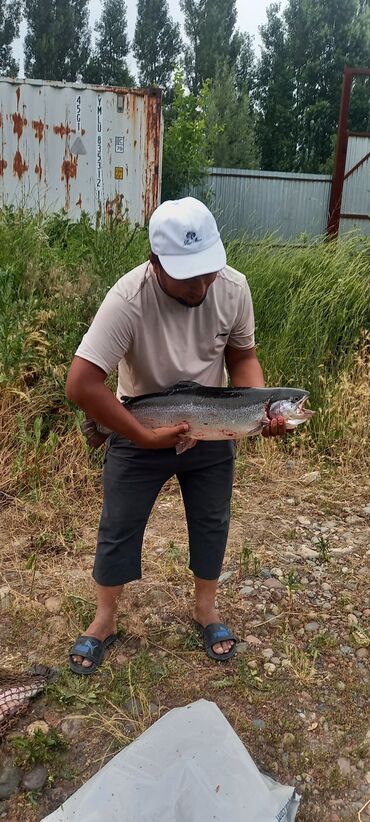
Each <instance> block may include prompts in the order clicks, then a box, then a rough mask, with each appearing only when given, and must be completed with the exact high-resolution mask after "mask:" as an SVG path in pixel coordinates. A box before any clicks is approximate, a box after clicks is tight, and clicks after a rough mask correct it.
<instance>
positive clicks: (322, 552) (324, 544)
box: [317, 536, 330, 565]
mask: <svg viewBox="0 0 370 822" xmlns="http://www.w3.org/2000/svg"><path fill="white" fill-rule="evenodd" d="M317 551H318V554H319V559H318V561H319V563H320V565H324V564H325V563H328V562H330V543H329V540H328V539H327V537H323V536H321V537H319V541H318V543H317Z"/></svg>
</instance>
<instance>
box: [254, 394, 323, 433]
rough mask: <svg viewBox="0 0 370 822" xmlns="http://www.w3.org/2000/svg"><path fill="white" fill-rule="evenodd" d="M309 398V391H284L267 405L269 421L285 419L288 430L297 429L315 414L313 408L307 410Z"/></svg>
mask: <svg viewBox="0 0 370 822" xmlns="http://www.w3.org/2000/svg"><path fill="white" fill-rule="evenodd" d="M308 397H309V393H308V391H303V390H302V389H300V388H291V389H289V388H285V389H282V390H281V393H280V395H279V396H277V397H272V398H271V400H270V401H269V403H268V404H267V407H266V415H267V417H268V418H269V419H276V417H283V418H284V420H285V423H286V427H287V429H288V430H290V429H292V428H296V427H297V425H300V424H301V423H302V422H306V421H307V420H309V419H311V417H312V416H313V414H314V413H315V412H314V411H312V409H311V408H306V402H307V400H308Z"/></svg>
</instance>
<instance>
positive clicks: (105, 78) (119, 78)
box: [84, 0, 134, 86]
mask: <svg viewBox="0 0 370 822" xmlns="http://www.w3.org/2000/svg"><path fill="white" fill-rule="evenodd" d="M95 31H96V32H97V34H98V38H97V42H96V45H95V49H94V52H93V55H92V57H91V59H90V61H89V64H88V66H87V69H86V71H85V73H84V79H85V80H86V82H88V83H98V84H100V85H109V86H132V85H133V84H134V78H133V76H132V74H131V73H130V71H129V69H128V66H127V61H126V57H127V55H128V52H129V48H130V44H129V41H128V37H127V9H126V3H125V2H124V0H104V5H103V11H102V14H101V17H100V20H98V22H97V23H96V26H95Z"/></svg>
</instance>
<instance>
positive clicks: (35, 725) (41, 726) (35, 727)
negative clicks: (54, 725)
mask: <svg viewBox="0 0 370 822" xmlns="http://www.w3.org/2000/svg"><path fill="white" fill-rule="evenodd" d="M48 730H49V725H48V724H47V722H44V720H43V719H37V720H36V722H31V724H30V725H28V726H27V733H28V735H29V736H33V735H34V734H35V733H36V731H42V733H43V734H47V732H48Z"/></svg>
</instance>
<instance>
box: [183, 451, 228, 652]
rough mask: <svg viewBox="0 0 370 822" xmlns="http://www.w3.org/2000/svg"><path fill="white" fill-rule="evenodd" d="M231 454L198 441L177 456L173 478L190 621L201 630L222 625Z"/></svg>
mask: <svg viewBox="0 0 370 822" xmlns="http://www.w3.org/2000/svg"><path fill="white" fill-rule="evenodd" d="M234 451H235V449H234V444H233V443H232V442H212V443H211V442H204V443H203V442H200V443H198V445H197V446H196V447H195V448H194V449H192V450H191V451H188V452H185V454H183V455H181V457H179V459H181V458H182V459H183V465H182V467H180V470H178V471H177V477H178V480H179V483H180V487H181V493H182V496H183V500H184V505H185V511H186V518H187V523H188V531H189V547H190V568H191V570H192V571H193V573H194V582H195V606H194V611H193V616H194V619H195V620H196V621H197V622H199V623H200V624H201V625H203V627H204V628H205V627H206V626H207V625H209V624H211V623H212V622H219V621H220V619H219V615H218V611H217V609H216V605H215V599H216V591H217V584H218V577H219V576H220V573H221V569H222V563H223V558H224V553H225V548H226V543H227V537H228V532H229V522H230V501H231V494H232V483H233V476H234ZM185 460H186V462H185ZM178 465H179V463H178ZM180 466H181V463H180ZM233 644H234V643H233V642H231V641H230V640H227V641H226V642H218V643H216V644H215V645H213V646H212V647H213V651H214V652H215V653H216V654H224V653H225V652H227V651H229V650H230V648H231V647H232V645H233Z"/></svg>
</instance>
